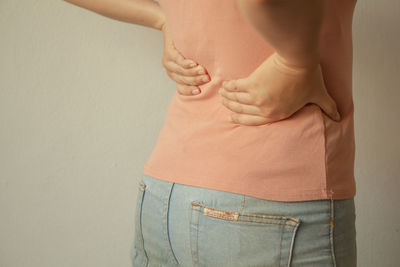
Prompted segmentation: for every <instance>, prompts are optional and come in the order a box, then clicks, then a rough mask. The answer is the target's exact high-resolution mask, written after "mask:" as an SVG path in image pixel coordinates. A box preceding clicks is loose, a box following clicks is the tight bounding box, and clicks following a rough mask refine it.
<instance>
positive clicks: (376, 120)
mask: <svg viewBox="0 0 400 267" xmlns="http://www.w3.org/2000/svg"><path fill="white" fill-rule="evenodd" d="M399 13H400V2H399V1H391V0H382V1H374V0H359V1H358V3H357V7H356V12H355V17H354V23H353V25H354V27H353V32H354V35H353V36H354V68H353V69H354V82H353V85H354V88H353V95H354V104H355V121H356V123H355V131H356V150H357V151H356V170H355V172H356V182H357V194H356V198H355V199H356V209H357V242H358V243H357V248H358V263H359V265H358V266H363V267H376V266H379V267H397V266H399V264H400V255H399V251H400V245H399V244H400V223H399V222H400V214H399V213H400V197H399V190H400V178H399V176H400V175H399V173H400V141H399V136H400V133H399V132H400V131H399V130H400V125H399V124H400V119H399V114H400V86H399V82H398V79H399V77H400V72H399V69H400V53H399V51H398V49H399V48H400V30H399V24H400V20H399V19H398V18H396V16H397V15H398V14H399ZM162 38H163V37H162V33H161V32H160V31H158V30H155V29H151V28H146V27H143V26H139V25H133V24H128V23H124V22H119V21H116V20H112V19H109V18H106V17H102V16H100V15H98V14H96V13H94V12H91V11H88V10H85V9H82V8H79V7H77V6H73V5H72V4H69V3H67V2H64V1H49V0H47V1H39V0H30V1H26V0H25V1H15V0H0V267H26V266H29V267H53V266H58V267H66V266H68V267H72V266H74V267H92V266H96V267H110V266H116V267H130V266H131V265H130V258H129V247H130V245H131V242H132V238H133V229H134V225H133V221H134V212H135V210H134V209H135V203H136V193H137V192H136V190H137V182H138V180H139V179H140V176H141V174H142V166H143V164H144V162H145V161H146V160H147V158H148V156H149V155H150V153H151V150H152V148H153V146H154V145H155V142H156V139H157V136H158V133H159V131H160V129H161V127H162V124H163V122H164V119H165V111H166V108H167V106H168V104H169V101H170V100H171V98H172V96H173V94H174V91H175V83H174V82H173V81H172V80H171V79H170V78H169V77H168V76H167V75H166V73H165V70H164V69H163V67H162V65H161V57H162V53H163V39H162Z"/></svg>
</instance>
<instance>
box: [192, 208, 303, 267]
mask: <svg viewBox="0 0 400 267" xmlns="http://www.w3.org/2000/svg"><path fill="white" fill-rule="evenodd" d="M190 212H191V214H190V216H191V217H190V246H191V247H190V249H191V253H192V260H193V266H209V267H211V266H219V267H223V266H277V267H278V266H282V267H283V266H285V267H289V266H290V262H291V256H292V251H293V244H294V240H295V236H296V231H297V229H298V227H299V225H300V223H301V222H300V219H299V218H293V217H287V216H280V215H271V214H258V213H239V212H235V211H230V210H225V209H217V208H214V207H211V206H209V205H205V204H203V203H201V202H197V201H193V202H191V211H190Z"/></svg>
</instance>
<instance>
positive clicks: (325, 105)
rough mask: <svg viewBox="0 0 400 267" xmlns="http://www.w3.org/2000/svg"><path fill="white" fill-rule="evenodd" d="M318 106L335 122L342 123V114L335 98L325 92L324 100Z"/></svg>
mask: <svg viewBox="0 0 400 267" xmlns="http://www.w3.org/2000/svg"><path fill="white" fill-rule="evenodd" d="M318 105H319V106H320V107H321V108H322V110H323V111H324V112H325V113H326V114H327V115H328V116H329V117H330V118H331V119H333V120H335V121H340V119H341V118H340V114H339V111H338V108H337V105H336V102H335V101H334V100H333V98H332V97H331V96H330V95H329V94H328V92H325V93H324V94H323V98H322V99H321V101H320V102H319V103H318Z"/></svg>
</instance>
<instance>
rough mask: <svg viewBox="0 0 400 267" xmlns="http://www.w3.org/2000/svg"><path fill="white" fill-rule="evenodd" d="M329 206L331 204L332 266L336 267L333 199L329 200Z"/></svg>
mask: <svg viewBox="0 0 400 267" xmlns="http://www.w3.org/2000/svg"><path fill="white" fill-rule="evenodd" d="M330 204H331V214H330V217H329V237H330V243H331V254H332V262H333V266H334V267H336V258H335V249H334V232H333V231H334V219H335V214H334V208H335V207H334V199H330Z"/></svg>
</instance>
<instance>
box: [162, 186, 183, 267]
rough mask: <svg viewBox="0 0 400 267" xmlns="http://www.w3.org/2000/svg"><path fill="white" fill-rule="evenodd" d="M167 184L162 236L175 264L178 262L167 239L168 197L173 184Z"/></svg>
mask: <svg viewBox="0 0 400 267" xmlns="http://www.w3.org/2000/svg"><path fill="white" fill-rule="evenodd" d="M169 186H170V187H169V190H168V194H167V196H166V198H165V199H164V213H163V218H164V238H165V241H166V242H167V244H168V254H169V256H170V258H171V259H172V261H173V262H174V264H175V265H178V264H179V263H178V260H177V259H176V257H175V254H174V252H173V251H172V246H171V242H170V239H169V231H168V223H169V220H168V214H169V200H170V197H171V191H172V188H173V186H174V183H171V184H170V185H169Z"/></svg>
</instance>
